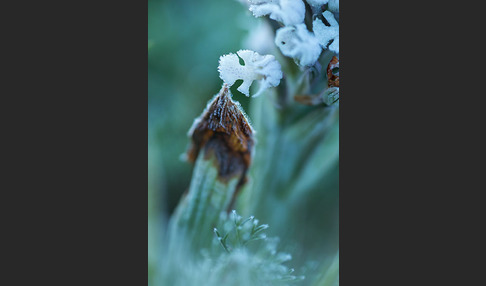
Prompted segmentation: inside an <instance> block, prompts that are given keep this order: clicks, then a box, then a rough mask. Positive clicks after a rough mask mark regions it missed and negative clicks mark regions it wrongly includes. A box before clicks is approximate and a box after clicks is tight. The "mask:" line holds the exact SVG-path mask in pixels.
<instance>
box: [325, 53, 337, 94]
mask: <svg viewBox="0 0 486 286" xmlns="http://www.w3.org/2000/svg"><path fill="white" fill-rule="evenodd" d="M336 69H337V72H336V71H334V72H333V70H336ZM327 85H328V86H329V87H333V86H334V87H339V59H338V58H337V57H336V56H334V57H332V59H331V62H330V63H329V65H328V66H327Z"/></svg>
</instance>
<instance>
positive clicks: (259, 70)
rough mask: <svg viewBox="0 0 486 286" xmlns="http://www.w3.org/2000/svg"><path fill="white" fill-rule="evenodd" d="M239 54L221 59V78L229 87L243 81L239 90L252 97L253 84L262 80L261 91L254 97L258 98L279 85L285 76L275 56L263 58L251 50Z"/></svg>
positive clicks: (219, 69) (241, 51) (219, 68)
mask: <svg viewBox="0 0 486 286" xmlns="http://www.w3.org/2000/svg"><path fill="white" fill-rule="evenodd" d="M237 54H238V55H235V54H228V55H224V56H221V57H220V59H219V67H218V71H219V77H220V78H221V79H222V80H223V81H224V82H225V83H227V84H228V85H229V86H231V85H233V84H234V83H235V81H236V80H238V79H241V80H243V83H242V84H241V85H240V86H239V87H238V88H237V90H238V91H239V92H241V93H243V94H245V95H246V96H250V86H251V84H252V83H253V81H254V80H260V89H259V90H258V92H257V93H256V94H254V95H253V96H258V95H260V94H261V92H262V91H264V90H265V89H267V88H269V87H273V86H277V85H279V83H280V79H282V76H283V74H282V70H281V67H280V64H279V63H278V61H277V60H276V59H275V57H274V56H272V55H264V56H262V55H260V54H258V53H256V52H254V51H250V50H240V51H238V52H237ZM238 56H239V57H240V58H241V59H242V60H243V62H244V65H241V64H240V62H239V58H238Z"/></svg>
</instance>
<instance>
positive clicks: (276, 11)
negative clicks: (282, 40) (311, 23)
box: [248, 0, 305, 26]
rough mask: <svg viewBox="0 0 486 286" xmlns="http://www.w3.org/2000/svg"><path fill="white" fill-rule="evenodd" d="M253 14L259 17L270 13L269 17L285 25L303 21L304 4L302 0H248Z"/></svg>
mask: <svg viewBox="0 0 486 286" xmlns="http://www.w3.org/2000/svg"><path fill="white" fill-rule="evenodd" d="M248 2H249V3H250V11H251V12H253V16H255V17H261V16H264V15H268V14H270V16H269V17H270V19H273V20H275V21H278V22H280V23H282V24H284V25H285V26H290V25H296V24H300V23H303V22H304V17H305V5H304V2H302V0H248Z"/></svg>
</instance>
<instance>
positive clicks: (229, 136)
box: [187, 84, 254, 183]
mask: <svg viewBox="0 0 486 286" xmlns="http://www.w3.org/2000/svg"><path fill="white" fill-rule="evenodd" d="M231 97H232V96H231V92H230V91H229V88H228V86H227V85H226V84H224V85H223V87H222V88H221V90H220V92H219V93H218V94H217V95H216V96H214V98H213V99H212V100H211V101H210V102H209V103H208V106H207V107H206V109H205V110H204V112H203V113H202V114H201V116H200V117H199V118H197V119H196V120H195V121H194V124H193V125H192V127H191V129H190V130H189V133H188V135H189V136H190V138H191V139H192V140H191V144H190V146H189V149H188V151H187V159H188V160H189V161H190V162H195V160H196V159H197V157H198V155H199V153H200V151H201V150H203V152H204V156H205V158H208V157H209V156H211V155H212V154H214V155H215V156H216V159H217V163H218V165H219V166H218V171H219V176H220V177H221V179H229V178H230V177H233V176H234V175H236V176H238V175H240V176H242V177H241V183H243V181H244V178H245V175H246V171H247V169H248V167H249V166H250V163H251V157H252V151H253V146H254V139H253V132H254V131H253V129H252V127H251V126H250V123H249V122H248V119H247V118H246V115H245V114H244V112H243V109H242V108H241V106H240V104H239V103H238V102H235V101H233V100H232V98H231Z"/></svg>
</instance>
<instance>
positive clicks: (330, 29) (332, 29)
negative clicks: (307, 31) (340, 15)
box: [312, 11, 339, 54]
mask: <svg viewBox="0 0 486 286" xmlns="http://www.w3.org/2000/svg"><path fill="white" fill-rule="evenodd" d="M322 15H323V16H324V18H325V19H326V21H327V22H328V23H329V24H330V26H326V25H325V24H324V23H323V22H322V21H321V20H320V19H315V20H314V22H313V23H312V25H313V30H314V34H315V35H316V38H317V39H318V40H319V43H320V44H321V46H322V47H323V48H327V45H328V44H329V42H330V41H331V40H334V42H333V43H332V44H331V46H332V48H331V47H329V49H330V50H331V51H333V52H335V53H337V54H339V24H338V22H337V21H336V19H335V18H334V15H333V14H332V13H331V12H329V11H325V12H324V13H322Z"/></svg>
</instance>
